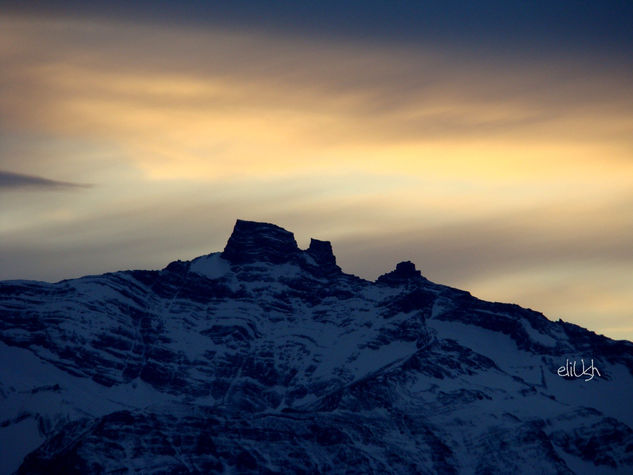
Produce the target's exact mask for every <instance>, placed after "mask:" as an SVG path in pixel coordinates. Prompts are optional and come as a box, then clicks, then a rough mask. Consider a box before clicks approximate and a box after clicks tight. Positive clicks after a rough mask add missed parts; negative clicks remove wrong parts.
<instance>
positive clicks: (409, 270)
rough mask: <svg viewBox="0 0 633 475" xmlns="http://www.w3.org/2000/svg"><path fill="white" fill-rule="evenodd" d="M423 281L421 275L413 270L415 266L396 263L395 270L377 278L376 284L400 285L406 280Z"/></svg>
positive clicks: (405, 262) (411, 263) (409, 262)
mask: <svg viewBox="0 0 633 475" xmlns="http://www.w3.org/2000/svg"><path fill="white" fill-rule="evenodd" d="M412 279H415V280H418V279H424V277H422V273H421V272H420V271H419V270H417V269H416V268H415V264H414V263H413V262H411V261H402V262H398V264H397V265H396V268H395V269H394V270H392V271H391V272H387V273H386V274H383V275H381V276H380V277H378V279H377V280H376V282H378V283H382V284H400V283H402V282H406V281H408V280H412Z"/></svg>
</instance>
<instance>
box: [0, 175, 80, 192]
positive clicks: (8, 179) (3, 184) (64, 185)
mask: <svg viewBox="0 0 633 475" xmlns="http://www.w3.org/2000/svg"><path fill="white" fill-rule="evenodd" d="M90 186H91V185H85V184H80V183H70V182H67V181H57V180H50V179H48V178H42V177H40V176H34V175H24V174H21V173H12V172H6V171H2V170H0V190H2V189H4V190H21V189H25V188H28V189H36V190H60V189H77V188H88V187H90Z"/></svg>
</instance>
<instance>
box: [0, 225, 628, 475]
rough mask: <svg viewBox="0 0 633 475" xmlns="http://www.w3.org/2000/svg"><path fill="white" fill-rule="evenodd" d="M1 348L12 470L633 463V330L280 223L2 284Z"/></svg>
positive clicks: (2, 462) (5, 436)
mask: <svg viewBox="0 0 633 475" xmlns="http://www.w3.org/2000/svg"><path fill="white" fill-rule="evenodd" d="M0 355H1V356H0V362H1V363H0V371H1V372H0V472H13V471H16V470H17V471H18V473H66V474H70V473H112V472H115V473H127V472H142V473H215V472H227V473H248V472H252V473H511V472H518V473H602V472H604V473H616V472H620V473H633V430H632V429H631V427H633V406H632V404H631V401H633V344H632V343H630V342H627V341H613V340H610V339H609V338H606V337H603V336H599V335H596V334H595V333H592V332H590V331H588V330H585V329H583V328H581V327H578V326H576V325H573V324H570V323H565V322H563V321H558V322H553V321H550V320H548V319H547V318H545V317H544V316H543V315H542V314H540V313H538V312H535V311H532V310H528V309H524V308H521V307H519V306H517V305H511V304H502V303H491V302H485V301H482V300H479V299H477V298H475V297H473V296H471V295H470V294H469V293H468V292H464V291H461V290H457V289H453V288H450V287H446V286H443V285H438V284H435V283H432V282H430V281H429V280H427V279H426V278H424V277H423V276H422V274H421V273H420V271H418V270H417V269H416V268H415V265H414V264H413V263H411V262H402V263H399V264H398V265H397V266H396V268H395V270H393V271H391V272H388V273H386V274H384V275H382V276H380V277H379V278H378V279H377V280H376V281H375V282H370V281H367V280H364V279H361V278H359V277H356V276H353V275H349V274H346V273H344V272H343V271H342V270H341V268H340V267H339V266H338V265H337V264H336V258H335V256H334V254H333V252H332V246H331V244H330V243H329V242H326V241H319V240H314V239H313V240H312V241H311V243H310V246H309V248H308V249H306V250H301V249H299V247H298V246H297V243H296V241H295V239H294V236H293V234H292V233H290V232H288V231H286V230H284V229H282V228H280V227H278V226H275V225H272V224H267V223H255V222H248V221H239V220H238V221H237V223H236V225H235V229H234V231H233V234H232V235H231V237H230V238H229V240H228V243H227V245H226V247H225V249H224V251H223V252H221V253H212V254H209V255H207V256H202V257H199V258H197V259H194V260H192V261H189V262H182V261H176V262H172V263H171V264H169V265H168V266H167V267H166V268H165V269H163V270H160V271H125V272H115V273H110V274H104V275H100V276H87V277H82V278H80V279H73V280H65V281H61V282H58V283H54V284H51V283H44V282H35V281H4V282H0ZM581 360H582V361H581ZM574 361H575V362H576V366H575V370H576V373H575V375H574V372H573V370H574V366H573V362H574ZM583 364H584V369H585V374H584V375H581V374H580V373H582V369H583V367H582V366H581V365H583ZM590 364H592V366H591V367H590V366H589V365H590ZM561 367H563V368H564V369H565V371H561V369H560V368H561ZM569 369H571V371H568V370H569ZM594 370H595V371H594ZM569 373H571V374H569ZM559 374H562V376H561V375H559ZM576 376H580V377H576Z"/></svg>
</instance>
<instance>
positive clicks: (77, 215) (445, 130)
mask: <svg viewBox="0 0 633 475" xmlns="http://www.w3.org/2000/svg"><path fill="white" fill-rule="evenodd" d="M42 3H45V4H42ZM632 50H633V3H631V2H630V1H608V0H605V1H600V2H596V1H580V0H576V1H559V2H551V1H550V2H545V1H532V2H526V1H521V2H519V1H480V2H467V1H454V0H446V1H442V2H433V1H432V2H408V1H398V2H393V1H370V0H365V1H362V2H360V1H347V2H345V1H344V2H334V1H329V0H325V1H319V2H316V1H305V2H290V1H288V2H258V1H244V0H238V1H235V2H226V3H219V2H217V3H215V2H167V1H153V2H147V1H139V2H120V1H116V0H115V1H111V2H68V1H65V2H64V1H54V0H52V1H48V2H28V1H27V2H17V1H16V2H3V4H2V6H1V7H0V279H36V280H46V281H57V280H60V279H65V278H73V277H79V276H81V275H86V274H98V273H103V272H108V271H115V270H123V269H160V268H163V267H164V266H165V265H167V263H169V262H170V261H173V260H176V259H183V260H188V259H192V258H194V257H196V256H199V255H203V254H208V253H210V252H215V251H220V250H222V249H223V247H224V245H225V243H226V240H227V239H228V237H229V235H230V233H231V231H232V227H233V225H234V223H235V220H236V219H238V218H240V219H249V220H256V221H265V222H272V223H275V224H278V225H280V226H282V227H284V228H286V229H288V230H290V231H292V232H294V234H295V237H296V238H297V242H298V243H299V245H300V247H302V248H305V247H307V245H308V243H309V240H310V238H311V237H314V238H317V239H325V240H330V241H332V244H333V248H334V252H335V254H336V256H337V260H338V263H339V265H341V267H342V268H343V270H344V271H346V272H348V273H354V274H356V275H359V276H361V277H364V278H367V279H372V280H373V279H375V278H376V277H377V276H378V275H380V274H382V273H385V272H388V271H390V270H391V269H393V268H394V267H395V264H396V263H397V262H399V261H402V260H412V261H414V262H415V263H416V265H417V267H418V268H419V269H420V270H421V271H422V274H423V275H425V276H426V277H427V278H429V279H431V280H433V281H435V282H438V283H442V284H446V285H450V286H453V287H458V288H462V289H466V290H469V291H470V292H471V293H472V294H473V295H475V296H477V297H480V298H484V299H486V300H493V301H503V302H513V303H518V304H520V305H522V306H525V307H530V308H533V309H536V310H538V311H541V312H543V313H545V315H547V316H548V317H549V318H550V319H552V320H557V319H559V318H562V319H563V320H565V321H570V322H573V323H577V324H579V325H582V326H584V327H586V328H589V329H590V330H593V331H596V332H597V333H601V334H605V335H607V336H609V337H611V338H615V339H628V340H633V246H632V243H633V55H631V51H632Z"/></svg>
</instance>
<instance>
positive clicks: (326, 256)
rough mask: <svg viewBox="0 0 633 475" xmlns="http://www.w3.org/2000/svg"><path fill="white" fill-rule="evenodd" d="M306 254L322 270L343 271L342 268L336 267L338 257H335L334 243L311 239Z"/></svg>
mask: <svg viewBox="0 0 633 475" xmlns="http://www.w3.org/2000/svg"><path fill="white" fill-rule="evenodd" d="M305 252H306V253H307V254H308V255H309V256H311V257H312V258H313V259H314V261H315V262H316V263H317V265H318V266H319V267H320V268H321V269H322V270H324V271H337V272H340V271H341V268H340V267H339V266H337V265H336V256H334V252H333V251H332V243H331V242H330V241H321V240H319V239H314V238H312V239H310V246H309V247H308V249H307V250H306V251H305Z"/></svg>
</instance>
